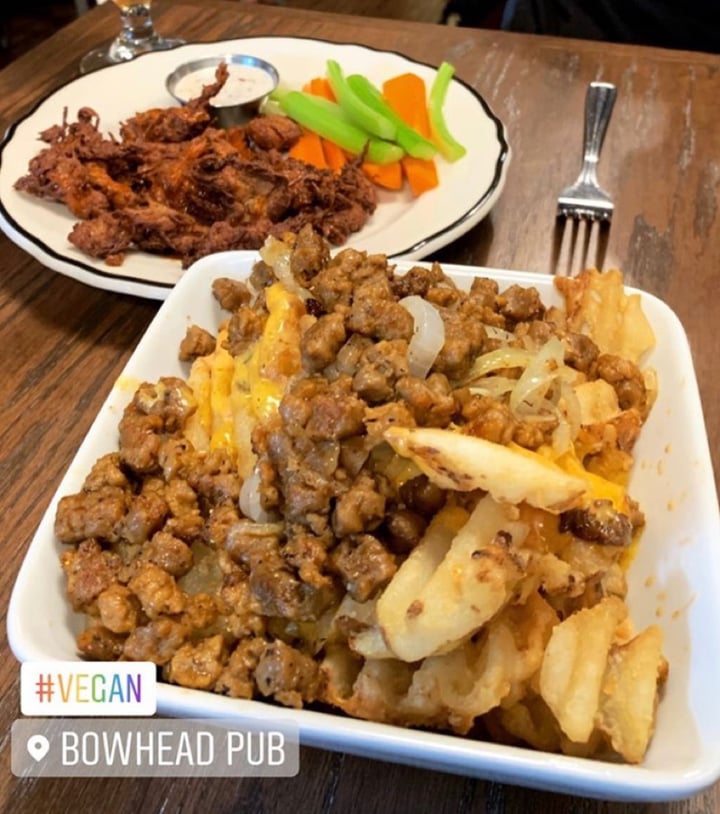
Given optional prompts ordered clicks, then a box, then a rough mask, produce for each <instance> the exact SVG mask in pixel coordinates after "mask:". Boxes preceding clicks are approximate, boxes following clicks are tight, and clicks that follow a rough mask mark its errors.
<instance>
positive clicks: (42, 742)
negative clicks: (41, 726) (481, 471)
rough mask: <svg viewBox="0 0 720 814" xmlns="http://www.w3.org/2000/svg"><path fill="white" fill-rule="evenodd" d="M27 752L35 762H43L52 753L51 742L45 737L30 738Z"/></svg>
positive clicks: (35, 736)
mask: <svg viewBox="0 0 720 814" xmlns="http://www.w3.org/2000/svg"><path fill="white" fill-rule="evenodd" d="M27 750H28V752H29V753H30V757H31V758H32V759H33V760H36V761H38V762H39V761H41V760H42V759H43V758H44V757H45V755H46V754H47V753H48V752H49V751H50V741H49V740H48V739H47V738H46V737H45V735H33V736H32V737H31V738H28V742H27Z"/></svg>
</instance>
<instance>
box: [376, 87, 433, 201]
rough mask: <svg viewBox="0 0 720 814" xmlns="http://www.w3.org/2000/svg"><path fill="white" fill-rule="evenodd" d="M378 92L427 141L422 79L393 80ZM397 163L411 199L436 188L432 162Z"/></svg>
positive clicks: (406, 160) (427, 119) (410, 159)
mask: <svg viewBox="0 0 720 814" xmlns="http://www.w3.org/2000/svg"><path fill="white" fill-rule="evenodd" d="M382 91H383V96H384V97H385V101H386V102H387V103H388V104H389V105H390V107H391V108H392V109H393V110H394V111H395V112H396V113H397V114H398V116H400V118H401V119H402V120H403V121H404V122H405V123H406V124H409V125H410V126H411V127H414V128H415V129H416V130H417V131H418V133H420V135H421V136H425V138H430V137H431V134H430V117H429V114H428V108H427V91H426V88H425V81H424V80H423V79H422V77H420V76H418V75H417V74H414V73H404V74H399V75H398V76H393V77H392V78H390V79H388V80H387V81H385V82H384V83H383V86H382ZM400 163H401V165H402V170H403V174H404V176H405V178H406V179H407V182H408V186H409V187H410V191H411V192H412V194H413V195H414V196H415V197H417V196H418V195H422V194H423V192H427V191H428V190H430V189H434V188H435V187H436V186H437V185H438V183H439V180H438V174H437V167H436V165H435V161H434V159H432V158H431V159H422V158H413V157H412V156H409V155H406V156H404V157H403V158H402V159H401V160H400Z"/></svg>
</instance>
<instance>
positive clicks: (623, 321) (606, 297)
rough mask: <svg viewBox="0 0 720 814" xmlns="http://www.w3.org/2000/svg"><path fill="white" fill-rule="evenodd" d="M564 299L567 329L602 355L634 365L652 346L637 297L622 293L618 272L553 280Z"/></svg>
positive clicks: (652, 337)
mask: <svg viewBox="0 0 720 814" xmlns="http://www.w3.org/2000/svg"><path fill="white" fill-rule="evenodd" d="M555 285H556V287H557V288H558V289H559V291H560V292H561V293H562V295H563V296H564V298H565V305H566V311H567V318H568V327H569V328H570V329H571V330H573V331H577V332H579V333H584V334H587V335H588V336H589V337H590V338H591V339H592V340H593V341H594V342H595V344H596V345H597V346H598V347H599V348H600V350H601V351H602V352H603V353H612V354H615V355H617V356H622V357H624V358H626V359H630V360H631V361H633V362H636V363H637V362H638V361H639V360H640V359H641V357H642V356H643V355H644V354H645V353H646V352H647V351H648V350H650V348H652V347H653V346H654V345H655V334H654V333H653V329H652V327H651V326H650V322H649V320H648V318H647V317H646V316H645V313H644V312H643V309H642V302H641V300H640V296H639V295H638V294H630V295H628V294H626V293H625V287H624V286H623V275H622V272H621V271H619V270H618V269H609V270H608V271H602V272H601V271H598V270H597V269H587V270H586V271H583V272H582V273H581V274H579V275H577V276H576V277H556V278H555Z"/></svg>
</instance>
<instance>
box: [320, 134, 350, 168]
mask: <svg viewBox="0 0 720 814" xmlns="http://www.w3.org/2000/svg"><path fill="white" fill-rule="evenodd" d="M320 142H321V144H322V148H323V153H324V154H325V163H326V164H327V165H328V167H330V169H331V170H332V171H333V172H340V170H341V169H342V168H343V167H344V166H345V164H347V156H346V155H345V151H344V150H343V149H342V147H338V145H337V144H335V142H334V141H330V140H329V139H326V138H321V139H320Z"/></svg>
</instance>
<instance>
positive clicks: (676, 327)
mask: <svg viewBox="0 0 720 814" xmlns="http://www.w3.org/2000/svg"><path fill="white" fill-rule="evenodd" d="M256 259H257V255H256V254H255V253H254V252H227V253H224V254H219V255H214V256H211V257H207V258H204V259H203V260H201V261H199V263H197V264H196V265H195V266H194V267H193V268H191V269H190V270H188V272H187V273H186V274H185V275H184V276H183V277H182V279H181V280H180V282H179V283H178V284H177V285H176V287H175V288H174V289H173V291H172V292H171V293H170V295H169V297H168V299H167V300H166V302H165V303H164V304H163V305H162V307H161V308H160V310H159V312H158V314H157V316H156V318H155V319H154V320H153V322H152V324H151V325H150V327H149V329H148V331H147V333H146V334H145V336H144V337H143V338H142V340H141V341H140V343H139V345H138V347H137V349H136V351H135V353H134V354H133V356H132V358H131V359H130V361H129V362H128V364H127V367H126V369H125V371H124V372H123V374H122V375H121V376H120V377H119V378H118V380H117V381H116V382H115V385H114V387H113V389H112V391H111V393H110V395H109V397H108V399H107V401H106V403H105V404H104V406H103V407H102V409H101V411H100V413H99V415H98V417H97V419H96V421H95V423H94V424H93V426H92V427H91V429H90V431H89V433H88V435H87V437H86V439H85V441H84V442H83V444H82V446H81V447H80V450H79V451H78V453H77V456H76V457H75V459H74V461H73V463H72V465H71V466H70V468H69V470H68V472H67V474H66V476H65V478H64V479H63V481H62V483H61V484H60V487H59V489H58V492H57V494H56V495H55V497H54V498H53V500H52V502H51V504H50V506H49V508H48V510H47V512H46V514H45V516H44V518H43V520H42V522H41V524H40V526H39V528H38V531H37V533H36V535H35V537H34V539H33V541H32V544H31V545H30V548H29V550H28V552H27V556H26V558H25V561H24V563H23V565H22V568H21V570H20V573H19V575H18V578H17V582H16V584H15V588H14V591H13V595H12V598H11V601H10V608H9V612H8V638H9V641H10V646H11V647H12V650H13V652H14V653H15V655H16V656H17V658H18V659H19V660H20V661H29V660H45V659H62V660H74V659H77V658H78V656H77V652H76V648H75V635H76V633H77V632H78V631H79V630H80V629H82V619H81V618H80V617H79V616H78V615H76V614H73V612H72V611H71V610H70V607H69V604H68V602H67V601H66V599H65V579H64V576H63V574H62V571H61V568H60V565H59V562H58V557H59V554H60V550H61V545H60V544H59V543H58V542H57V540H56V539H55V536H54V533H53V522H54V517H55V509H56V505H57V501H58V499H59V498H60V497H61V496H62V495H65V494H69V493H72V492H76V491H78V490H79V489H80V487H81V485H82V482H83V480H84V478H85V475H86V474H87V472H88V471H89V469H90V467H91V466H92V464H93V463H94V462H95V460H96V459H97V458H98V457H99V456H100V455H102V454H104V453H105V452H108V451H111V450H113V449H116V448H117V426H118V422H119V419H120V416H121V414H122V410H123V408H124V407H125V405H126V404H127V403H128V401H129V400H130V398H131V397H132V394H133V392H134V389H135V387H136V386H137V385H138V384H139V383H140V382H141V381H155V380H157V379H158V378H159V377H160V376H165V375H175V376H184V375H186V372H187V371H186V369H184V367H183V365H182V364H181V363H180V362H179V361H178V359H177V348H178V345H179V343H180V340H181V339H182V337H183V336H184V335H185V331H186V328H187V326H188V325H189V324H191V323H197V324H199V325H202V326H204V327H206V328H208V329H209V330H213V331H214V330H215V329H216V327H217V324H218V321H219V318H220V310H219V306H218V305H217V303H216V301H215V299H214V298H213V296H212V293H211V287H210V285H211V281H212V280H213V279H214V278H215V277H218V276H235V277H239V278H243V277H245V276H246V275H247V274H248V273H249V271H250V269H251V267H252V264H253V262H254V261H255V260H256ZM411 265H413V264H412V263H410V262H405V261H400V262H398V263H397V266H398V267H399V268H400V269H403V268H409V267H410V266H411ZM444 268H445V270H446V271H447V272H448V273H449V274H450V275H451V276H453V277H454V278H456V279H457V280H458V282H459V283H461V284H462V281H463V280H465V281H466V283H467V281H469V280H470V279H471V278H472V277H473V276H476V275H484V276H489V277H493V278H495V279H496V280H497V281H498V283H499V284H500V287H501V289H502V288H505V287H507V286H508V285H510V284H512V283H519V284H521V285H533V286H535V287H536V288H537V289H538V290H539V292H540V294H541V296H542V298H543V300H544V302H545V303H546V304H550V303H552V302H559V297H558V295H557V293H556V292H555V289H554V286H553V279H552V277H546V276H542V275H537V274H531V273H521V272H508V271H497V270H492V269H482V268H472V269H471V268H467V267H461V266H452V265H449V264H447V265H445V266H444ZM640 293H641V295H642V299H643V306H644V309H645V313H646V314H647V316H648V318H649V320H650V322H651V323H652V325H653V328H654V330H655V333H656V336H657V345H656V347H655V348H654V349H653V351H652V352H651V355H650V356H649V358H648V360H647V363H648V364H649V365H651V366H652V367H654V368H655V369H656V370H657V373H658V381H659V396H658V399H657V402H656V403H655V405H654V407H653V410H652V412H651V415H650V418H649V420H648V422H647V424H646V426H645V427H644V429H643V432H642V434H641V437H640V440H639V442H638V444H637V446H636V464H635V469H634V471H633V475H632V480H631V484H630V493H631V495H632V496H633V497H634V498H635V499H636V500H638V501H639V503H640V506H641V508H642V509H643V511H644V512H645V515H646V518H647V527H646V529H645V531H644V533H643V537H642V540H641V543H640V546H639V550H638V553H637V556H636V557H635V559H634V560H633V562H632V565H631V567H630V571H629V574H628V582H629V596H628V604H629V607H630V612H631V616H632V618H633V620H634V621H635V623H636V625H637V626H638V627H644V626H645V625H648V624H651V623H658V624H660V625H661V627H662V628H663V630H664V633H665V648H664V649H665V655H666V656H667V658H668V661H669V663H670V675H669V679H668V683H667V686H666V689H665V694H664V698H663V699H662V701H661V703H660V707H659V712H658V719H657V730H656V733H655V737H654V739H653V742H652V744H651V747H650V749H649V751H648V754H647V756H646V759H645V761H644V763H643V764H642V765H640V766H628V765H617V764H613V763H606V762H601V761H595V760H587V759H581V758H572V757H567V756H562V755H550V754H543V753H541V752H535V751H531V750H530V749H523V748H517V747H509V746H501V745H497V744H492V743H484V742H478V741H471V740H467V739H463V738H460V737H456V736H452V735H442V734H434V733H428V732H420V731H415V730H405V729H401V728H398V727H393V726H388V725H383V724H375V723H371V722H367V721H360V720H352V719H348V718H345V717H341V716H340V715H338V716H335V715H332V714H328V713H321V712H315V711H310V710H290V709H285V708H280V707H275V706H272V705H270V704H266V703H263V702H261V701H242V700H236V699H230V698H226V697H223V696H219V695H214V694H212V693H209V692H203V691H198V690H189V689H184V688H181V687H177V686H171V685H166V684H163V685H160V686H159V688H158V712H159V713H161V714H166V715H172V716H178V717H199V718H203V717H222V718H225V719H232V718H233V717H234V716H243V717H246V718H247V717H258V718H262V719H266V720H268V721H271V720H272V719H273V718H274V719H283V720H288V719H292V720H295V721H296V722H297V724H298V725H299V728H300V734H301V741H302V743H304V744H307V745H310V746H315V747H320V748H327V749H336V750H341V751H344V752H350V753H354V754H359V755H364V756H368V757H372V758H377V759H380V760H387V761H394V762H402V763H410V764H413V765H416V766H422V767H426V768H430V769H437V770H442V771H448V772H454V773H458V774H465V775H470V776H474V777H481V778H490V779H493V780H495V781H498V782H504V783H513V784H518V785H525V786H531V787H536V788H542V789H548V790H554V791H560V792H566V793H574V794H581V795H586V796H593V797H600V798H605V799H622V800H647V801H653V800H668V799H673V798H680V797H687V796H690V795H692V794H694V793H696V792H698V791H700V790H701V789H703V788H705V787H707V786H709V785H711V784H712V783H714V782H715V781H716V780H717V779H718V777H720V704H719V703H718V701H717V692H718V689H717V688H718V687H719V686H720V658H718V654H719V653H720V545H719V543H720V516H719V513H718V502H717V494H716V491H715V485H714V483H715V481H714V476H713V469H712V463H711V459H710V453H709V449H708V442H707V437H706V434H705V427H704V421H703V415H702V407H701V403H700V398H699V394H698V388H697V383H696V379H695V374H694V370H693V363H692V357H691V354H690V349H689V346H688V342H687V338H686V336H685V332H684V330H683V328H682V326H681V324H680V322H679V320H678V319H677V317H676V316H675V314H674V313H673V312H672V311H671V310H670V309H669V308H668V307H667V306H666V305H665V304H664V303H663V302H662V301H660V300H658V299H657V298H655V297H653V296H651V295H649V294H645V293H643V292H640Z"/></svg>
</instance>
